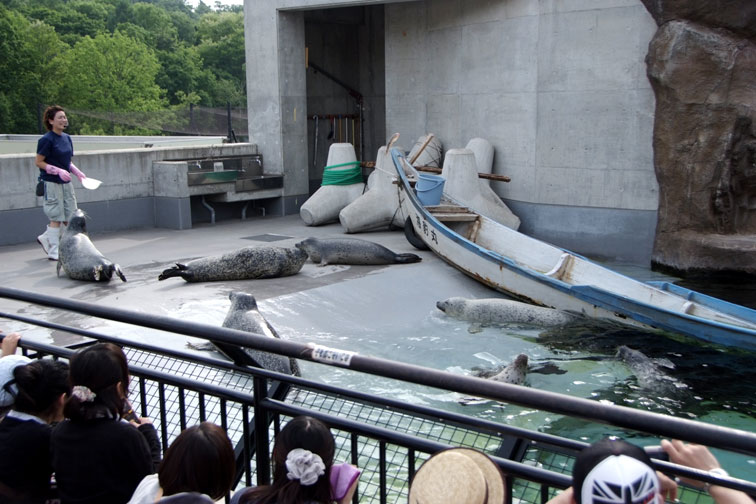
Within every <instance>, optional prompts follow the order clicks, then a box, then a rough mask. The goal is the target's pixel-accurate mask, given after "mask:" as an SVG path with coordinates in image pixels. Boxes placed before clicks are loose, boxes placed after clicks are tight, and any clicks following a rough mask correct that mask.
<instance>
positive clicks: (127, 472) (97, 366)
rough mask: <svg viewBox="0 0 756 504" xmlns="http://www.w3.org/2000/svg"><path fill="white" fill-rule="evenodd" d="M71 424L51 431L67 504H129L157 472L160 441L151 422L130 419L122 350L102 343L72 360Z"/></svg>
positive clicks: (54, 459)
mask: <svg viewBox="0 0 756 504" xmlns="http://www.w3.org/2000/svg"><path fill="white" fill-rule="evenodd" d="M69 373H70V375H69V376H70V382H71V385H72V389H71V395H70V397H69V398H68V400H67V401H66V404H65V407H64V410H63V412H64V414H65V416H66V420H64V421H62V422H60V423H59V424H58V425H57V426H56V427H55V429H53V432H52V438H51V452H52V466H53V469H54V470H55V478H56V481H57V484H58V492H59V494H60V500H61V502H62V503H63V504H67V503H77V504H99V503H104V502H107V503H109V504H124V503H126V502H128V501H129V499H130V498H131V496H132V494H133V493H134V490H135V489H136V487H137V485H139V482H140V481H142V479H143V478H144V477H145V476H147V475H148V474H152V473H154V472H155V468H156V467H157V465H158V463H159V462H160V452H161V447H160V441H159V439H158V436H157V432H156V431H155V427H154V426H153V425H152V422H151V421H150V420H149V419H148V418H138V417H136V415H133V416H132V417H131V419H130V420H129V419H127V418H125V417H126V414H127V413H128V412H129V409H130V407H129V406H128V401H127V400H126V398H127V397H128V387H129V380H130V378H129V368H128V363H127V361H126V356H125V355H124V353H123V350H121V348H120V347H118V346H116V345H114V344H112V343H97V344H94V345H92V346H89V347H86V348H84V349H82V350H79V351H78V352H76V353H75V354H74V355H73V356H72V357H71V360H70V372H69Z"/></svg>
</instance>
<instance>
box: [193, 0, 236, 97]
mask: <svg viewBox="0 0 756 504" xmlns="http://www.w3.org/2000/svg"><path fill="white" fill-rule="evenodd" d="M197 37H198V38H199V44H198V46H197V49H198V50H199V53H200V55H201V56H202V59H203V60H204V62H205V65H206V67H207V68H210V69H212V70H213V71H214V72H215V73H216V74H217V75H218V76H220V77H222V78H228V79H231V80H237V81H240V82H244V81H245V65H244V58H245V53H244V15H243V14H241V13H239V12H221V13H215V14H204V15H203V16H202V17H201V18H200V20H199V23H197Z"/></svg>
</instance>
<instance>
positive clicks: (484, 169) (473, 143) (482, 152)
mask: <svg viewBox="0 0 756 504" xmlns="http://www.w3.org/2000/svg"><path fill="white" fill-rule="evenodd" d="M465 149H470V150H471V151H473V154H475V162H476V163H477V164H478V173H491V172H492V171H493V159H494V148H493V145H491V142H489V141H488V140H486V139H485V138H471V139H470V141H469V142H467V145H466V146H465ZM480 181H481V182H482V183H483V184H485V185H487V186H490V185H491V181H490V180H487V179H480Z"/></svg>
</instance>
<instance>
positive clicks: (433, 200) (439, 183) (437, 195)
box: [415, 173, 446, 206]
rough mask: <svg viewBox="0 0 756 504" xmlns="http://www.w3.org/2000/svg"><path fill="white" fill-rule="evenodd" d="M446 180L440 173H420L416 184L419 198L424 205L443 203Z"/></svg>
mask: <svg viewBox="0 0 756 504" xmlns="http://www.w3.org/2000/svg"><path fill="white" fill-rule="evenodd" d="M445 182H446V180H445V179H444V177H441V176H439V175H428V174H426V173H418V175H417V184H415V190H416V191H417V199H419V200H420V203H422V204H423V206H432V205H438V204H439V203H441V194H443V192H444V183H445Z"/></svg>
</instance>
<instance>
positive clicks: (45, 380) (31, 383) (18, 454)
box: [0, 359, 69, 504]
mask: <svg viewBox="0 0 756 504" xmlns="http://www.w3.org/2000/svg"><path fill="white" fill-rule="evenodd" d="M12 385H13V387H12V388H11V387H9V388H8V390H9V391H10V392H9V393H10V394H12V396H13V409H11V410H10V411H9V412H8V414H7V415H6V416H5V418H4V419H3V421H2V422H0V502H13V503H19V504H22V503H23V504H31V503H44V502H45V500H46V499H47V498H48V493H49V491H50V477H51V475H52V472H53V470H52V465H51V462H50V433H51V431H52V428H51V427H50V424H52V423H54V422H58V421H60V420H62V419H63V403H64V401H65V398H66V395H67V394H68V392H69V386H68V366H67V365H66V364H65V363H63V362H58V361H53V360H49V359H42V360H38V361H34V362H31V363H29V364H25V365H21V366H17V367H16V368H15V369H14V370H13V380H12Z"/></svg>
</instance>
